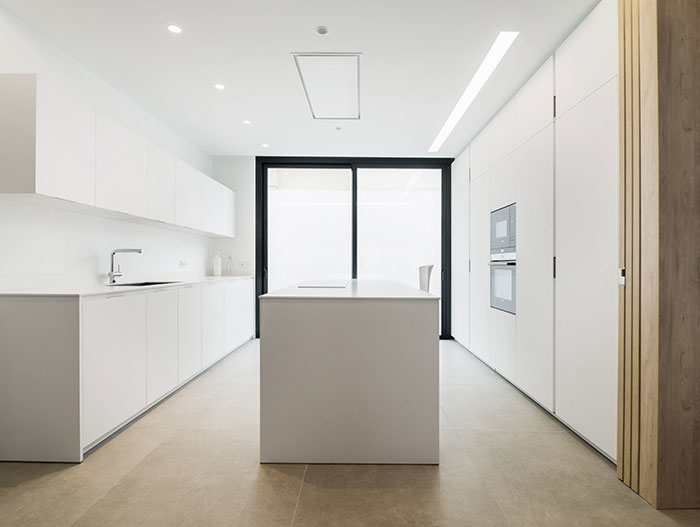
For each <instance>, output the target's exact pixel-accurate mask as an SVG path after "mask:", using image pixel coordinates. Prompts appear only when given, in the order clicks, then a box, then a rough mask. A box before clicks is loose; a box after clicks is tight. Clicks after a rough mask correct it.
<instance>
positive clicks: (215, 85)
mask: <svg viewBox="0 0 700 527" xmlns="http://www.w3.org/2000/svg"><path fill="white" fill-rule="evenodd" d="M214 88H216V89H217V90H223V89H224V88H226V86H224V85H223V84H219V83H216V84H214Z"/></svg>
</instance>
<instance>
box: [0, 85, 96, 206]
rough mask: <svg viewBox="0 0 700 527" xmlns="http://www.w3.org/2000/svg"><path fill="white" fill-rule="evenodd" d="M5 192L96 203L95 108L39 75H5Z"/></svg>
mask: <svg viewBox="0 0 700 527" xmlns="http://www.w3.org/2000/svg"><path fill="white" fill-rule="evenodd" d="M0 115H2V118H1V119H0V160H1V161H0V162H1V163H2V165H1V166H0V173H2V178H1V179H0V193H8V194H41V195H44V196H50V197H54V198H61V199H64V200H70V201H73V202H76V203H81V204H85V205H94V204H95V111H94V110H93V109H92V108H91V107H89V106H88V105H86V104H83V103H82V102H81V101H80V100H78V99H76V98H74V97H72V96H71V95H69V94H68V93H65V92H63V91H62V90H60V89H58V88H56V87H55V86H53V85H52V84H50V83H49V82H48V81H46V80H45V79H44V78H41V79H39V78H38V77H37V76H36V75H0Z"/></svg>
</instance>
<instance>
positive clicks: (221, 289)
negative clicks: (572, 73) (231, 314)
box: [202, 284, 231, 366]
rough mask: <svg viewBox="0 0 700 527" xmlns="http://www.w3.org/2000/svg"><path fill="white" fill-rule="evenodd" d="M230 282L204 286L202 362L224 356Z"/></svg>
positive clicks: (213, 360)
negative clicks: (227, 295) (227, 296)
mask: <svg viewBox="0 0 700 527" xmlns="http://www.w3.org/2000/svg"><path fill="white" fill-rule="evenodd" d="M227 286H228V284H209V285H205V286H202V364H203V365H204V366H209V365H210V364H212V363H214V362H216V361H217V360H218V359H220V358H221V357H223V356H224V355H225V354H226V353H227V352H228V351H231V350H230V349H227V347H226V327H225V324H226V288H227Z"/></svg>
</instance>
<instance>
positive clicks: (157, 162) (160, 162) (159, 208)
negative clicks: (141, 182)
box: [147, 143, 175, 223]
mask: <svg viewBox="0 0 700 527" xmlns="http://www.w3.org/2000/svg"><path fill="white" fill-rule="evenodd" d="M147 194H148V217H149V218H150V219H152V220H156V221H162V222H165V223H175V156H174V155H172V154H171V153H170V152H166V151H165V150H163V149H162V148H160V147H158V146H156V145H154V144H153V143H149V144H148V176H147Z"/></svg>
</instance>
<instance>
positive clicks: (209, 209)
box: [200, 175, 222, 234]
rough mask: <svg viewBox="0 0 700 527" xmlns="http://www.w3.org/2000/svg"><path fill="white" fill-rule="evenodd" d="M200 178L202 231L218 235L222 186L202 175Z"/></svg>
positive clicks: (219, 231)
mask: <svg viewBox="0 0 700 527" xmlns="http://www.w3.org/2000/svg"><path fill="white" fill-rule="evenodd" d="M200 177H202V222H203V230H205V231H206V232H212V233H214V234H220V233H221V226H222V202H221V200H222V186H221V184H219V183H217V182H216V181H214V180H213V179H211V178H210V177H207V176H204V175H202V176H200Z"/></svg>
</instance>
